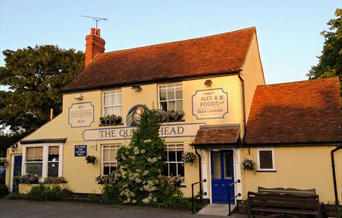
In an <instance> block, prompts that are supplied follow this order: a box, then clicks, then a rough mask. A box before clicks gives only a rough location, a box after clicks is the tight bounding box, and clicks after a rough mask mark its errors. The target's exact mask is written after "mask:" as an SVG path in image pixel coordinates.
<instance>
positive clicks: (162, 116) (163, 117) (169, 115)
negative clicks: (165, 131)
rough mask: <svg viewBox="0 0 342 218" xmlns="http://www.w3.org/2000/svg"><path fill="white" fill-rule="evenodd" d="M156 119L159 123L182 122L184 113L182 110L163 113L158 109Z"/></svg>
mask: <svg viewBox="0 0 342 218" xmlns="http://www.w3.org/2000/svg"><path fill="white" fill-rule="evenodd" d="M157 117H158V118H159V121H160V122H170V121H178V120H182V118H183V117H184V111H183V110H167V111H164V110H162V109H159V110H158V111H157Z"/></svg>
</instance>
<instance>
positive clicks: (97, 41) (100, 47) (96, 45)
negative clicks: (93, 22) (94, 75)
mask: <svg viewBox="0 0 342 218" xmlns="http://www.w3.org/2000/svg"><path fill="white" fill-rule="evenodd" d="M85 39H86V53H85V66H88V65H89V64H90V63H92V62H93V60H94V57H95V56H96V55H97V54H99V53H103V52H104V50H105V44H106V42H105V40H104V39H102V38H101V36H100V29H95V28H91V32H90V34H89V35H87V36H86V38H85Z"/></svg>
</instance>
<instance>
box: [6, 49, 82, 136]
mask: <svg viewBox="0 0 342 218" xmlns="http://www.w3.org/2000/svg"><path fill="white" fill-rule="evenodd" d="M3 54H4V56H5V67H0V85H4V86H7V87H8V90H7V91H1V92H0V125H1V126H4V127H9V128H10V130H11V131H13V132H25V133H26V134H28V133H30V132H32V131H34V130H36V129H37V128H39V127H40V126H41V125H43V124H44V123H46V122H47V121H48V120H49V117H50V109H51V108H52V109H53V111H54V115H57V114H59V113H61V110H62V94H61V88H62V87H63V86H65V85H66V84H68V83H69V82H71V81H72V80H73V79H74V78H75V76H76V75H77V74H78V73H79V72H80V71H81V70H82V69H83V67H84V54H83V52H81V51H77V52H76V51H75V50H73V49H69V50H65V49H60V48H58V46H53V45H43V46H38V45H37V46H35V47H30V46H28V47H26V48H23V49H18V50H16V51H12V50H4V51H3Z"/></svg>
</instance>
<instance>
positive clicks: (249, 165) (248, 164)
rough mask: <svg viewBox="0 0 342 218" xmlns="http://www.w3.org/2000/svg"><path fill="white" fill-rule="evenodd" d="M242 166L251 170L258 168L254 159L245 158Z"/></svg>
mask: <svg viewBox="0 0 342 218" xmlns="http://www.w3.org/2000/svg"><path fill="white" fill-rule="evenodd" d="M242 166H243V169H244V170H249V171H253V170H255V169H256V164H255V162H254V161H253V160H251V159H248V158H245V159H244V160H243V161H242Z"/></svg>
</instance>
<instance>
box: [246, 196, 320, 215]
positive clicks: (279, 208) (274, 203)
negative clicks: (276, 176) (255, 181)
mask: <svg viewBox="0 0 342 218" xmlns="http://www.w3.org/2000/svg"><path fill="white" fill-rule="evenodd" d="M258 212H264V213H265V216H264V217H274V216H280V215H288V216H292V217H298V215H314V216H315V217H319V218H320V217H321V210H320V204H319V196H318V195H315V194H314V195H309V194H304V195H303V194H299V195H297V194H288V193H275V192H273V193H272V192H271V193H265V192H264V193H255V192H248V217H251V216H253V217H255V215H256V213H258ZM296 215H297V216H296Z"/></svg>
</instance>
